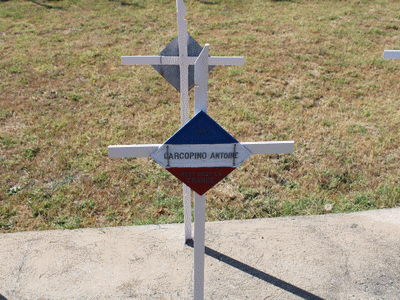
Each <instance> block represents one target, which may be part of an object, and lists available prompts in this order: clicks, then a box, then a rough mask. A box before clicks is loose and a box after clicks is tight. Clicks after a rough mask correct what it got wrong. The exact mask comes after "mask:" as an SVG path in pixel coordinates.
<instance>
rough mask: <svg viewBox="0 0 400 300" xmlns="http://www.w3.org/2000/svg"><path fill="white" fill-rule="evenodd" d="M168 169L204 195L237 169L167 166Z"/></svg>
mask: <svg viewBox="0 0 400 300" xmlns="http://www.w3.org/2000/svg"><path fill="white" fill-rule="evenodd" d="M166 170H167V171H169V172H171V174H172V175H174V176H175V177H177V178H178V179H179V180H180V181H182V182H183V183H184V184H186V185H187V186H188V187H190V188H191V189H192V190H194V191H195V192H196V193H197V194H199V195H203V194H204V193H205V192H207V191H208V190H209V189H211V188H212V187H213V186H214V185H216V184H217V183H218V182H220V181H221V180H222V179H224V178H225V177H226V176H227V175H228V174H229V173H230V172H232V171H233V170H235V168H231V167H205V168H167V169H166Z"/></svg>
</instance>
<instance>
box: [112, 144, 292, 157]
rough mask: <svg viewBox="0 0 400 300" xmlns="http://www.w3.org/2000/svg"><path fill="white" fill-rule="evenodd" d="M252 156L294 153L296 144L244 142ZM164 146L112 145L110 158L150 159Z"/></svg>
mask: <svg viewBox="0 0 400 300" xmlns="http://www.w3.org/2000/svg"><path fill="white" fill-rule="evenodd" d="M241 144H242V145H243V146H245V147H246V148H247V149H248V150H249V151H250V152H251V153H252V154H285V153H292V152H293V150H294V142H293V141H287V142H244V143H241ZM161 146H162V144H147V145H116V146H115V145H112V146H108V155H109V157H110V158H134V157H150V156H151V154H152V153H153V152H154V151H156V150H157V149H158V148H160V147H161Z"/></svg>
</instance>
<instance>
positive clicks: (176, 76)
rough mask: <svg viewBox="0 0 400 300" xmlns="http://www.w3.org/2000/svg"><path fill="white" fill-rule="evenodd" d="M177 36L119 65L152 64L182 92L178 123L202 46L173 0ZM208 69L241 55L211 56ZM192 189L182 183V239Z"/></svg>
mask: <svg viewBox="0 0 400 300" xmlns="http://www.w3.org/2000/svg"><path fill="white" fill-rule="evenodd" d="M176 7H177V22H178V36H177V38H175V39H174V40H173V41H172V42H171V43H170V44H168V45H167V47H165V49H164V50H162V51H161V52H160V54H159V55H157V56H122V65H151V66H153V67H154V68H155V69H156V70H157V71H158V72H159V73H160V74H161V75H162V76H163V77H164V78H165V79H166V80H167V81H168V82H169V83H171V84H172V86H174V87H175V88H176V89H177V90H178V91H180V93H181V126H183V125H184V124H186V122H188V121H189V90H190V89H191V88H192V87H193V86H194V82H193V81H194V78H193V77H194V76H193V72H194V71H193V69H194V68H193V65H194V62H195V61H196V59H197V55H198V54H199V53H200V51H201V50H202V49H201V46H200V45H199V44H198V43H197V42H196V41H195V40H194V39H193V38H192V37H191V36H190V35H189V34H188V33H187V30H186V20H185V16H186V8H185V4H184V2H183V0H176ZM207 64H208V66H207V67H208V71H211V70H212V69H213V67H214V66H222V65H225V66H228V65H229V66H233V65H243V64H244V58H243V57H210V58H209V59H208V61H207ZM190 200H191V192H190V189H189V187H188V186H186V185H185V184H183V203H184V223H185V240H189V239H191V238H192V237H191V235H192V233H191V219H192V216H191V214H192V209H191V201H190Z"/></svg>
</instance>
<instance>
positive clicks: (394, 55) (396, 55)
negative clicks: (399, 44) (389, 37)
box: [383, 50, 400, 59]
mask: <svg viewBox="0 0 400 300" xmlns="http://www.w3.org/2000/svg"><path fill="white" fill-rule="evenodd" d="M383 58H384V59H400V51H399V50H385V51H384V52H383Z"/></svg>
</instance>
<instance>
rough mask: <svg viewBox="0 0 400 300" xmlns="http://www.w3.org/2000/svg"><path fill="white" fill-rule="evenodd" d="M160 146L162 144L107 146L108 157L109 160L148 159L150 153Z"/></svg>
mask: <svg viewBox="0 0 400 300" xmlns="http://www.w3.org/2000/svg"><path fill="white" fill-rule="evenodd" d="M161 146H162V144H156V145H155V144H148V145H113V146H108V156H109V157H111V158H122V157H124V158H133V157H150V155H151V153H153V152H154V151H156V150H157V149H158V148H160V147H161Z"/></svg>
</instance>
